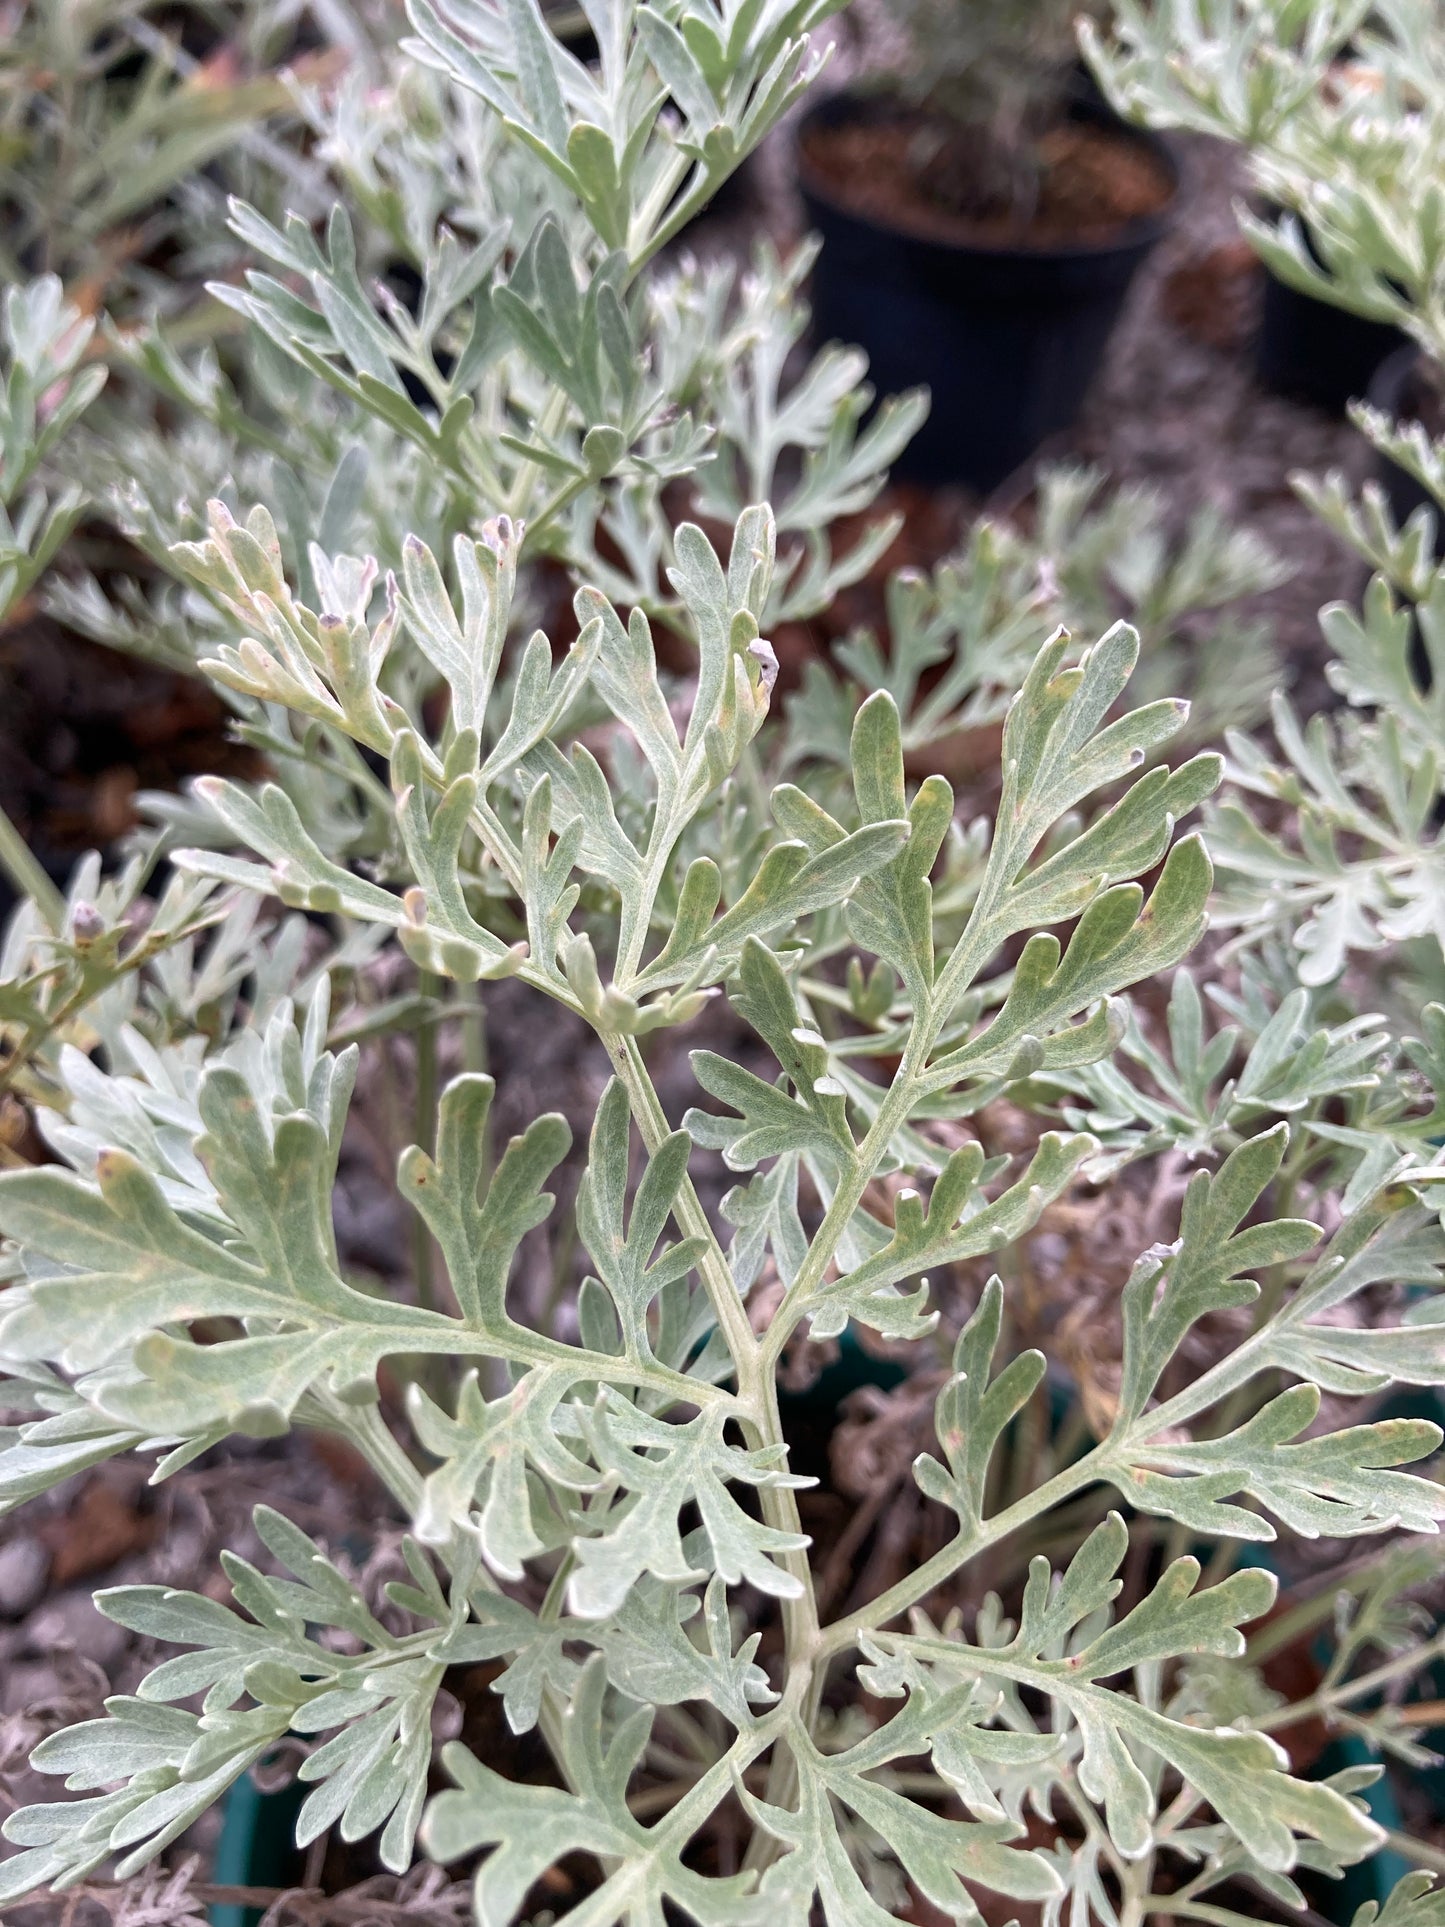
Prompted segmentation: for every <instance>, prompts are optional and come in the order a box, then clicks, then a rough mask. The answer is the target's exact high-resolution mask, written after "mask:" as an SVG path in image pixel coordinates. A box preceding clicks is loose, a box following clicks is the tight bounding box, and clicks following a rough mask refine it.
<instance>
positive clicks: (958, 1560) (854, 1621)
mask: <svg viewBox="0 0 1445 1927" xmlns="http://www.w3.org/2000/svg"><path fill="white" fill-rule="evenodd" d="M1103 1449H1104V1448H1103V1447H1102V1446H1100V1447H1098V1448H1097V1449H1096V1450H1095V1451H1093V1452H1091V1453H1090V1454H1089V1456H1088V1457H1087V1458H1085V1459H1081V1460H1080V1461H1079V1463H1078V1464H1077V1465H1071V1466H1068V1467H1066V1468H1065V1469H1064V1471H1062V1472H1059V1473H1056V1474H1055V1476H1054V1477H1053V1478H1052V1479H1050V1480H1049V1481H1048V1482H1047V1484H1045V1485H1041V1486H1040V1487H1039V1489H1038V1490H1037V1492H1031V1493H1029V1494H1028V1495H1027V1496H1026V1497H1025V1498H1022V1499H1020V1500H1019V1501H1018V1503H1017V1504H1016V1505H1011V1506H1009V1507H1008V1509H1007V1510H1006V1511H1004V1512H999V1513H996V1514H995V1516H994V1517H993V1518H992V1519H990V1520H988V1521H987V1523H986V1524H984V1525H981V1526H980V1527H978V1529H977V1530H976V1531H974V1532H971V1533H969V1532H960V1533H959V1535H958V1537H957V1538H956V1539H951V1540H950V1541H949V1543H948V1544H947V1545H946V1546H944V1547H943V1548H942V1550H941V1551H939V1552H936V1553H934V1555H933V1557H932V1558H931V1559H927V1560H925V1561H924V1563H923V1564H922V1565H921V1566H919V1567H917V1568H916V1569H915V1570H914V1571H913V1572H911V1573H909V1574H908V1575H907V1577H906V1578H903V1579H900V1580H899V1581H898V1583H897V1584H896V1585H893V1586H890V1587H889V1588H888V1590H887V1591H886V1592H881V1593H879V1595H878V1597H877V1598H876V1599H873V1600H870V1601H869V1603H868V1604H867V1605H866V1606H864V1607H863V1608H862V1609H861V1610H860V1611H858V1612H856V1613H852V1614H850V1615H849V1617H848V1618H847V1619H838V1620H835V1621H834V1622H833V1624H832V1625H831V1626H825V1627H824V1628H823V1634H822V1640H821V1644H820V1648H819V1650H820V1652H821V1653H822V1654H823V1655H824V1656H825V1657H829V1658H831V1657H832V1655H833V1654H835V1653H841V1652H844V1651H846V1650H847V1648H848V1647H850V1646H852V1645H854V1644H856V1642H857V1640H858V1638H859V1636H860V1635H861V1634H863V1633H868V1632H874V1631H876V1630H877V1629H878V1628H879V1627H880V1626H886V1625H887V1624H888V1621H889V1620H890V1619H897V1618H898V1616H899V1614H900V1613H906V1612H907V1611H908V1609H909V1607H910V1606H916V1605H917V1604H918V1603H919V1602H920V1601H921V1600H923V1599H926V1598H927V1596H928V1594H929V1593H931V1592H932V1591H933V1589H934V1587H935V1586H941V1585H942V1584H943V1583H944V1582H945V1580H948V1579H951V1578H952V1577H953V1575H954V1574H955V1573H956V1572H958V1571H960V1570H961V1569H962V1568H963V1567H964V1566H966V1565H967V1564H968V1562H969V1561H970V1560H971V1559H975V1558H977V1556H978V1554H979V1553H981V1552H984V1551H986V1550H987V1549H988V1547H989V1546H992V1545H995V1544H997V1542H998V1541H999V1540H1000V1539H1004V1538H1007V1536H1008V1535H1009V1533H1011V1532H1017V1531H1018V1529H1019V1527H1020V1526H1023V1525H1027V1524H1028V1522H1029V1520H1030V1519H1035V1518H1037V1517H1038V1515H1039V1514H1040V1513H1042V1512H1048V1511H1050V1510H1051V1509H1052V1508H1053V1507H1054V1506H1056V1505H1058V1504H1060V1502H1061V1501H1062V1500H1064V1499H1067V1498H1071V1497H1072V1496H1073V1494H1074V1493H1075V1492H1078V1491H1080V1490H1081V1489H1082V1488H1083V1487H1084V1486H1086V1485H1091V1484H1092V1483H1093V1482H1094V1480H1095V1479H1096V1478H1098V1477H1099V1475H1100V1472H1101V1470H1102V1467H1101V1464H1100V1460H1101V1458H1102V1455H1103Z"/></svg>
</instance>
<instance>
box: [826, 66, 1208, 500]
mask: <svg viewBox="0 0 1445 1927" xmlns="http://www.w3.org/2000/svg"><path fill="white" fill-rule="evenodd" d="M964 152H965V150H961V149H960V148H959V147H958V145H957V144H956V142H954V141H953V140H952V138H951V137H950V136H948V135H946V134H944V133H943V132H942V130H941V129H940V128H939V126H938V124H937V123H936V122H934V121H930V120H929V119H928V118H927V117H925V116H924V115H923V114H921V113H919V112H914V111H912V110H910V109H908V108H907V107H905V106H903V105H902V104H901V103H899V102H897V101H894V100H889V99H887V98H883V97H863V96H848V95H840V96H836V97H834V98H833V99H831V100H826V101H824V102H822V103H821V104H820V105H819V106H818V107H816V108H814V110H813V111H812V113H811V114H809V115H808V116H807V117H806V118H805V119H804V121H803V124H802V127H801V130H800V134H799V143H798V154H799V181H800V186H801V189H802V194H803V199H804V202H805V204H806V207H807V211H808V218H809V220H810V222H811V223H812V225H813V226H814V227H816V228H817V229H818V230H819V231H820V232H821V234H822V236H823V250H822V253H821V255H820V256H819V260H818V265H817V267H816V269H815V271H814V277H813V303H814V328H815V333H816V334H817V335H818V337H819V338H820V339H824V340H826V339H836V340H840V341H851V342H856V343H858V344H859V346H861V347H862V348H864V349H865V350H866V352H867V354H868V357H869V362H870V376H871V379H872V381H873V384H874V386H875V388H876V390H877V392H878V393H879V394H880V395H883V394H891V393H896V392H898V391H899V390H901V389H905V388H910V387H914V386H916V385H918V384H919V383H925V384H926V385H927V386H928V387H929V389H930V390H931V391H932V396H933V405H932V410H931V413H930V415H929V419H928V421H927V422H926V423H925V425H924V427H923V428H922V430H921V431H920V432H919V434H918V435H917V436H916V437H915V439H914V441H913V442H912V443H911V445H910V446H909V448H908V449H907V450H906V451H905V452H904V455H903V456H902V458H901V460H900V462H899V464H898V471H899V472H900V473H901V474H903V475H906V476H909V477H911V478H914V479H917V480H920V481H925V482H929V483H934V484H938V483H950V482H952V483H963V484H965V485H966V486H968V487H970V488H973V489H975V490H977V491H979V492H980V493H986V492H988V491H989V490H991V489H993V488H995V487H996V486H997V485H998V484H999V483H1000V482H1001V481H1003V480H1004V478H1005V477H1006V476H1008V475H1010V474H1012V473H1013V471H1014V470H1015V469H1017V468H1018V467H1019V466H1020V465H1021V464H1022V463H1023V462H1025V461H1026V460H1027V459H1028V458H1029V456H1030V455H1032V454H1033V453H1034V451H1035V450H1036V449H1037V448H1038V447H1039V445H1040V443H1041V442H1043V441H1044V440H1045V439H1047V438H1048V437H1049V436H1051V435H1055V434H1058V433H1060V432H1061V431H1062V430H1064V429H1067V428H1069V427H1070V426H1071V425H1072V424H1073V422H1074V421H1075V419H1076V418H1077V416H1078V413H1079V410H1080V408H1081V406H1082V404H1083V400H1084V396H1085V394H1086V392H1087V390H1088V386H1089V382H1090V380H1091V379H1092V377H1093V375H1094V373H1095V371H1096V370H1097V368H1098V365H1099V363H1100V360H1101V359H1102V356H1103V352H1104V347H1105V344H1106V342H1107V341H1108V338H1109V333H1110V331H1111V329H1112V328H1113V325H1114V323H1115V321H1116V319H1117V318H1118V314H1119V311H1120V308H1121V307H1122V305H1123V301H1124V296H1125V294H1126V293H1127V292H1128V288H1129V283H1130V281H1131V280H1132V279H1133V276H1134V273H1135V271H1136V270H1137V269H1138V267H1139V266H1140V264H1141V263H1142V261H1143V260H1144V258H1145V256H1146V255H1147V254H1148V252H1149V250H1150V249H1151V248H1152V247H1153V245H1154V243H1155V242H1156V241H1157V240H1158V239H1159V236H1160V235H1161V234H1162V233H1163V231H1164V228H1165V226H1166V224H1167V222H1168V218H1169V214H1170V210H1171V208H1172V205H1173V202H1174V199H1175V196H1176V191H1177V185H1178V172H1177V169H1176V168H1175V165H1174V163H1173V160H1172V159H1171V157H1170V155H1169V153H1168V150H1167V149H1166V148H1165V147H1164V146H1163V145H1162V143H1160V142H1159V141H1157V140H1156V139H1154V137H1153V136H1151V135H1147V134H1143V133H1139V132H1137V131H1136V130H1134V129H1132V128H1127V127H1125V126H1124V125H1123V123H1122V122H1120V121H1118V120H1116V119H1115V118H1114V117H1113V116H1111V115H1110V114H1109V113H1108V112H1107V111H1106V110H1105V109H1103V108H1101V107H1099V106H1096V105H1095V104H1093V103H1091V102H1085V101H1081V102H1079V103H1077V104H1076V105H1075V106H1074V107H1073V108H1072V109H1071V111H1070V112H1069V114H1068V116H1067V118H1065V119H1064V120H1062V121H1061V122H1060V123H1059V124H1058V125H1057V126H1056V127H1055V128H1054V129H1053V130H1051V131H1050V132H1049V133H1047V134H1045V135H1044V136H1043V137H1042V138H1041V140H1040V142H1039V144H1038V148H1037V162H1038V166H1037V174H1036V178H1035V180H1034V182H1033V183H1032V184H1031V192H1030V195H1029V205H1028V206H1027V208H1026V209H1025V210H1022V211H1021V210H1019V209H1018V208H1016V207H1011V206H1009V205H1007V204H1004V203H1001V202H1000V200H999V199H998V196H997V195H996V194H995V193H993V192H991V191H988V190H982V191H980V192H979V193H977V194H975V195H973V196H972V197H971V196H970V195H969V193H968V191H967V183H966V178H965V173H964V168H963V164H962V158H963V154H964Z"/></svg>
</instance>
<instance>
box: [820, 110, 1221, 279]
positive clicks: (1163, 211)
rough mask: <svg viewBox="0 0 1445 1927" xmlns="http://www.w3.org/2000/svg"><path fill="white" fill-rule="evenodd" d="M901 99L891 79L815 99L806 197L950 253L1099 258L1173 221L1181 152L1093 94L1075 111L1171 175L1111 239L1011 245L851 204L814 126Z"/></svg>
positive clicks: (866, 114)
mask: <svg viewBox="0 0 1445 1927" xmlns="http://www.w3.org/2000/svg"><path fill="white" fill-rule="evenodd" d="M895 104H896V105H903V104H905V103H903V102H901V100H900V98H899V96H898V95H896V94H893V93H891V92H890V91H889V89H888V87H887V85H886V84H879V85H876V86H858V85H856V84H855V85H852V86H848V87H838V88H834V89H832V90H831V91H830V92H827V93H824V94H822V95H820V96H819V97H818V98H817V99H816V100H815V101H813V103H812V104H811V105H810V106H809V107H808V108H807V109H806V111H805V112H804V113H803V114H802V115H801V116H800V117H799V119H798V122H797V125H796V128H795V129H794V133H793V158H794V162H795V165H796V167H797V181H798V188H799V191H800V192H801V194H802V195H803V198H804V200H805V201H814V202H817V203H818V204H819V205H820V206H822V207H826V208H827V209H828V210H829V211H830V212H831V213H834V214H840V215H843V216H844V217H845V218H846V219H848V220H850V221H856V222H857V224H858V225H859V227H863V228H869V229H871V230H872V231H873V232H874V233H875V234H880V235H886V236H889V237H890V238H892V239H903V240H907V241H912V242H916V243H918V244H920V245H922V246H925V247H932V248H937V249H939V250H940V252H943V253H947V254H959V255H974V256H977V257H979V258H981V259H985V260H998V261H1004V260H1010V261H1016V260H1020V259H1025V260H1028V259H1031V260H1038V261H1049V260H1054V261H1088V260H1096V259H1098V258H1100V257H1101V256H1104V255H1109V254H1122V253H1126V252H1128V251H1130V250H1132V249H1134V248H1139V247H1144V246H1152V244H1153V243H1154V242H1155V241H1157V240H1159V239H1160V237H1161V236H1162V235H1163V234H1165V233H1166V232H1167V231H1168V229H1169V228H1170V226H1171V225H1172V223H1173V220H1174V215H1175V211H1176V210H1177V208H1178V205H1179V196H1180V192H1181V189H1182V186H1183V169H1182V167H1181V165H1180V162H1179V157H1178V156H1177V155H1176V154H1175V153H1174V151H1173V149H1172V148H1171V147H1170V146H1169V145H1168V143H1167V142H1166V141H1164V140H1161V139H1160V137H1159V136H1158V135H1157V134H1156V133H1154V132H1153V130H1152V129H1150V128H1146V127H1135V126H1133V125H1132V124H1131V123H1130V122H1129V121H1126V120H1123V119H1121V118H1120V116H1119V115H1117V114H1116V113H1115V112H1114V111H1113V109H1112V108H1110V107H1109V106H1108V105H1107V104H1106V103H1104V102H1100V103H1099V104H1098V105H1097V106H1096V105H1095V104H1094V103H1093V102H1091V101H1088V100H1078V101H1075V102H1074V103H1073V105H1072V114H1073V116H1074V117H1076V118H1079V119H1085V120H1092V121H1095V122H1097V123H1099V124H1101V125H1103V126H1107V127H1110V128H1112V129H1115V130H1117V131H1118V132H1119V133H1121V134H1122V135H1124V136H1125V138H1126V139H1128V140H1130V141H1132V142H1134V144H1135V145H1136V146H1138V147H1142V148H1145V149H1146V150H1147V151H1148V152H1149V153H1150V154H1151V155H1152V156H1153V157H1154V159H1155V160H1156V161H1157V162H1158V163H1159V165H1160V166H1161V167H1162V169H1163V170H1164V173H1165V175H1166V176H1167V178H1168V181H1169V198H1168V199H1167V200H1166V201H1165V202H1164V204H1163V206H1162V207H1160V208H1158V209H1157V210H1156V211H1155V212H1154V213H1153V214H1141V215H1136V216H1135V217H1134V218H1133V219H1132V220H1129V221H1125V222H1123V223H1122V224H1121V225H1120V226H1119V227H1118V228H1116V229H1115V231H1114V232H1113V234H1111V235H1110V236H1109V237H1108V239H1107V240H1103V241H1083V242H1077V243H1072V244H1070V243H1054V244H1051V245H1049V246H1046V247H1028V246H1022V245H1014V246H1008V245H1006V244H1005V245H1001V244H999V243H997V242H981V241H965V240H962V239H957V240H955V239H952V238H950V237H949V236H947V235H943V234H940V233H938V232H937V231H936V230H926V229H925V228H924V227H922V226H916V225H914V224H913V223H912V222H909V221H896V222H889V221H881V220H879V219H877V218H876V217H875V216H874V215H872V214H867V213H864V212H863V211H862V210H861V209H860V208H857V207H853V206H851V205H850V204H849V203H848V202H847V201H846V200H844V199H843V198H842V197H841V196H840V195H838V194H837V193H835V192H834V191H833V190H832V189H831V188H830V187H828V186H827V185H826V184H825V183H824V182H823V180H822V179H821V177H820V176H819V174H818V172H817V170H816V169H815V168H813V167H812V166H810V165H809V162H808V156H807V150H806V140H807V136H808V133H809V131H810V129H812V128H814V127H816V126H818V125H819V123H820V122H822V121H824V120H827V119H841V118H845V117H847V118H852V117H853V115H854V114H856V113H858V110H860V109H861V110H862V112H861V115H859V117H860V118H863V119H867V118H872V117H875V116H876V114H877V111H878V110H880V109H884V110H886V109H888V108H890V107H892V106H894V105H895Z"/></svg>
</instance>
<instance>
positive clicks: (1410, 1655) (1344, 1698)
mask: <svg viewBox="0 0 1445 1927" xmlns="http://www.w3.org/2000/svg"><path fill="white" fill-rule="evenodd" d="M1440 1653H1445V1632H1439V1633H1436V1635H1435V1637H1434V1638H1433V1639H1429V1640H1426V1641H1425V1643H1424V1644H1423V1645H1421V1646H1412V1647H1411V1648H1410V1650H1409V1652H1406V1653H1400V1654H1398V1655H1397V1656H1396V1657H1395V1658H1394V1659H1391V1660H1387V1661H1386V1662H1385V1664H1384V1665H1383V1666H1377V1667H1375V1669H1374V1670H1373V1671H1372V1672H1369V1673H1361V1674H1360V1675H1359V1677H1358V1678H1357V1679H1350V1680H1345V1681H1344V1682H1343V1683H1342V1684H1340V1685H1338V1686H1328V1687H1321V1688H1320V1690H1319V1691H1318V1692H1317V1693H1311V1694H1310V1695H1309V1697H1308V1699H1302V1700H1296V1702H1295V1704H1294V1705H1293V1706H1283V1707H1281V1708H1280V1709H1279V1711H1278V1712H1277V1713H1270V1714H1268V1715H1267V1716H1266V1717H1265V1718H1264V1719H1262V1720H1256V1721H1255V1722H1254V1724H1255V1726H1256V1727H1257V1728H1258V1729H1259V1731H1260V1732H1262V1733H1277V1732H1278V1731H1279V1730H1280V1728H1281V1727H1284V1726H1297V1725H1298V1724H1299V1722H1300V1721H1301V1720H1308V1719H1313V1718H1314V1717H1315V1715H1316V1714H1320V1715H1322V1716H1323V1717H1324V1718H1326V1719H1328V1718H1329V1716H1330V1714H1331V1713H1333V1712H1334V1711H1335V1710H1336V1709H1337V1708H1338V1707H1341V1706H1348V1705H1350V1704H1351V1702H1352V1701H1354V1700H1358V1699H1365V1698H1368V1696H1369V1695H1370V1694H1371V1693H1375V1692H1378V1691H1379V1689H1380V1688H1381V1687H1382V1686H1389V1685H1390V1684H1392V1682H1393V1681H1395V1680H1397V1679H1406V1678H1408V1677H1409V1675H1410V1674H1411V1673H1416V1672H1418V1671H1419V1670H1420V1668H1421V1667H1422V1666H1426V1665H1428V1664H1429V1662H1430V1661H1431V1660H1432V1659H1433V1658H1435V1657H1436V1656H1437V1655H1438V1654H1440Z"/></svg>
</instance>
